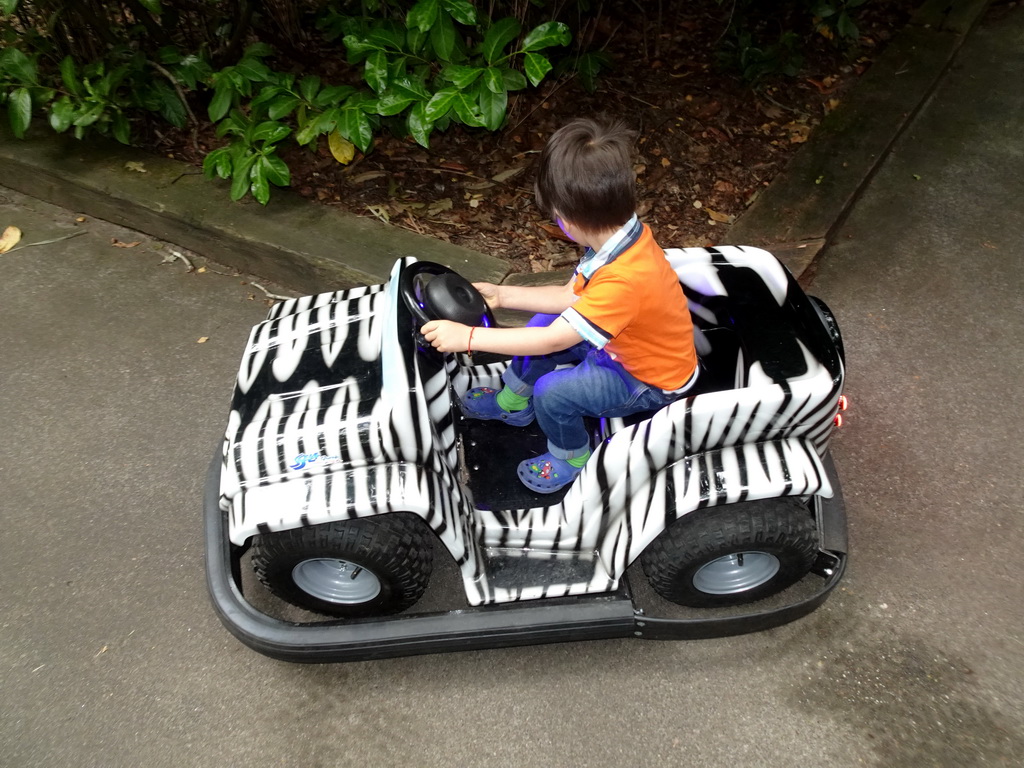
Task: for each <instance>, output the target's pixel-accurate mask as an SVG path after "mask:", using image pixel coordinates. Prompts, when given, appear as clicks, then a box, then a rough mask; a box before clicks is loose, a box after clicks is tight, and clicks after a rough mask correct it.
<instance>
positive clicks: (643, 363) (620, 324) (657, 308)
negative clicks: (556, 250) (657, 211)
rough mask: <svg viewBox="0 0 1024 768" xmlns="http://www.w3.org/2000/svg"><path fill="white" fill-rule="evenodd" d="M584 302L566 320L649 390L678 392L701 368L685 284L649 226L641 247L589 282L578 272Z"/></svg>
mask: <svg viewBox="0 0 1024 768" xmlns="http://www.w3.org/2000/svg"><path fill="white" fill-rule="evenodd" d="M573 292H574V293H575V294H576V295H577V296H578V297H579V298H578V299H576V301H575V303H574V304H573V305H572V306H571V307H570V308H569V309H567V310H566V311H565V313H563V317H565V319H566V320H567V321H568V322H569V324H570V325H572V326H573V328H574V329H575V330H576V331H577V332H579V333H580V335H581V336H583V338H584V339H585V340H586V341H588V342H590V343H591V344H593V345H594V346H595V347H597V348H598V349H601V348H604V349H606V350H607V351H608V353H609V354H610V355H611V356H612V357H613V358H614V359H615V360H617V361H618V362H619V363H621V364H622V366H623V367H624V368H625V369H626V370H627V371H629V372H630V373H631V374H632V375H633V376H635V377H636V378H638V379H640V381H642V382H644V383H645V384H650V385H651V386H654V387H658V388H660V389H664V390H670V391H671V390H675V389H679V388H680V387H682V386H683V385H684V384H686V382H687V381H689V380H690V377H691V376H692V375H693V372H694V370H695V369H696V367H697V352H696V350H695V349H694V347H693V323H692V321H691V320H690V311H689V308H688V307H687V304H686V297H685V296H684V295H683V289H682V287H681V286H680V285H679V278H678V277H677V276H676V273H675V272H674V271H673V270H672V267H671V265H670V264H669V263H668V259H667V258H665V252H664V251H663V250H662V249H661V248H660V247H659V245H658V244H657V243H656V242H655V241H654V236H653V235H652V234H651V230H650V227H648V226H647V225H643V232H642V233H641V234H640V237H639V238H638V239H637V241H636V242H635V243H634V244H633V245H631V246H630V247H628V248H627V249H626V250H624V251H623V252H622V253H620V254H619V255H618V256H616V257H615V258H614V259H613V260H612V261H610V262H608V263H607V264H604V265H603V266H601V267H599V268H598V269H597V271H596V272H594V273H593V275H592V276H591V278H590V279H589V280H587V279H586V278H585V277H584V276H583V275H582V274H580V272H579V271H578V270H577V273H576V280H575V283H574V284H573Z"/></svg>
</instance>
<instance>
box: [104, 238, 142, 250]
mask: <svg viewBox="0 0 1024 768" xmlns="http://www.w3.org/2000/svg"><path fill="white" fill-rule="evenodd" d="M110 244H111V245H112V246H114V247H115V248H134V247H135V246H137V245H142V241H141V240H133V241H132V242H130V243H122V242H121V241H120V240H118V239H117V238H116V237H112V238H110Z"/></svg>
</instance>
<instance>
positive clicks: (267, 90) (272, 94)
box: [249, 85, 284, 112]
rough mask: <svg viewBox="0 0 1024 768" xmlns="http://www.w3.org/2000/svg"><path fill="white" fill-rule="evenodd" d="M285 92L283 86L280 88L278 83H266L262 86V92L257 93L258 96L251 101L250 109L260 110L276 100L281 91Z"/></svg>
mask: <svg viewBox="0 0 1024 768" xmlns="http://www.w3.org/2000/svg"><path fill="white" fill-rule="evenodd" d="M282 92H284V89H283V88H279V87H278V86H276V85H265V86H263V87H262V88H260V92H259V93H258V94H256V98H255V99H253V100H252V101H250V102H249V111H250V112H258V111H260V110H261V109H263V108H264V107H265V106H266V105H267V104H270V103H271V102H272V101H274V100H275V99H276V98H277V97H278V96H280V95H281V93H282Z"/></svg>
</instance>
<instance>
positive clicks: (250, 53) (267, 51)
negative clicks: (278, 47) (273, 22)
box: [242, 43, 274, 59]
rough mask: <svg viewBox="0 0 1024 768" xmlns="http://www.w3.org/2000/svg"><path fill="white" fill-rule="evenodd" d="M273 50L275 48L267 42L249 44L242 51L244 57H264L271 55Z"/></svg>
mask: <svg viewBox="0 0 1024 768" xmlns="http://www.w3.org/2000/svg"><path fill="white" fill-rule="evenodd" d="M273 52H274V49H273V48H271V47H270V46H269V45H267V44H266V43H253V44H252V45H250V46H247V47H246V49H245V50H244V51H242V58H243V59H248V58H255V59H260V58H263V57H264V56H270V55H271V54H272V53H273Z"/></svg>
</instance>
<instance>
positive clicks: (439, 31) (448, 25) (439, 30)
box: [430, 13, 455, 61]
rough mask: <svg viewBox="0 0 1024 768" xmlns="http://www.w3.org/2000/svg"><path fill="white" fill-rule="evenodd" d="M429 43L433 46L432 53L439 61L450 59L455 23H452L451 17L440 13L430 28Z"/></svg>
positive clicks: (453, 51) (453, 50)
mask: <svg viewBox="0 0 1024 768" xmlns="http://www.w3.org/2000/svg"><path fill="white" fill-rule="evenodd" d="M430 44H431V45H433V46H434V53H435V54H437V58H438V59H439V60H440V61H451V60H452V54H453V53H455V25H454V24H452V17H451V16H449V15H448V14H447V13H442V14H440V16H439V17H438V20H437V23H436V24H435V25H434V26H433V27H432V28H431V30H430Z"/></svg>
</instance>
